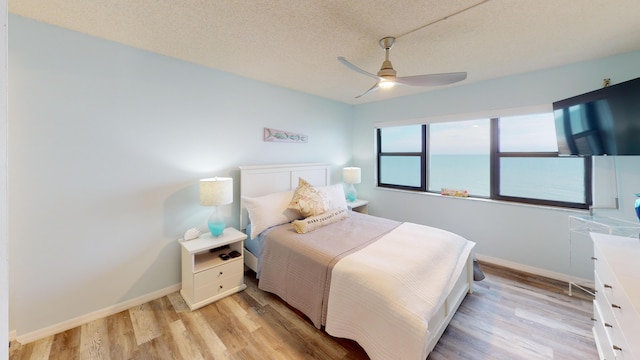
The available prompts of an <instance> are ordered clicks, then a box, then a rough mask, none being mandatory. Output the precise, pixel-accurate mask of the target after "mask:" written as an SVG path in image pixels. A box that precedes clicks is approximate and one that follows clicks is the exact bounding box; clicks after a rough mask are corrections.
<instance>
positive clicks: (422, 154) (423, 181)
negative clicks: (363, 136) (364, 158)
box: [376, 124, 429, 192]
mask: <svg viewBox="0 0 640 360" xmlns="http://www.w3.org/2000/svg"><path fill="white" fill-rule="evenodd" d="M420 129H421V136H422V148H421V150H420V151H419V152H391V151H389V152H383V151H382V128H377V129H376V138H377V140H376V145H377V157H376V159H377V166H376V175H377V177H376V179H377V182H378V186H379V187H384V188H391V189H402V190H411V191H422V192H426V189H427V170H426V169H428V168H429V167H428V161H429V160H428V158H427V139H428V138H429V130H428V129H429V127H428V126H427V125H426V124H421V127H420ZM383 156H412V157H419V158H420V186H407V185H397V184H385V183H382V182H381V181H380V179H381V176H380V175H381V174H380V172H381V169H382V166H380V165H381V164H380V162H381V159H382V157H383Z"/></svg>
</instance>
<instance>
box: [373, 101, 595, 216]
mask: <svg viewBox="0 0 640 360" xmlns="http://www.w3.org/2000/svg"><path fill="white" fill-rule="evenodd" d="M377 135H378V186H381V187H392V188H402V189H407V190H415V191H429V192H438V193H439V192H440V191H441V189H443V188H448V189H457V190H467V192H468V194H469V196H474V197H483V198H491V199H497V200H506V201H517V202H524V203H533V204H540V205H552V206H563V207H572V208H588V206H589V205H590V204H591V158H589V157H586V158H580V157H564V156H563V157H559V156H558V147H557V142H556V135H555V124H554V118H553V114H552V113H545V114H534V115H523V116H510V117H501V118H494V119H477V120H471V121H456V122H447V123H436V124H428V125H409V126H397V127H386V128H380V129H378V132H377Z"/></svg>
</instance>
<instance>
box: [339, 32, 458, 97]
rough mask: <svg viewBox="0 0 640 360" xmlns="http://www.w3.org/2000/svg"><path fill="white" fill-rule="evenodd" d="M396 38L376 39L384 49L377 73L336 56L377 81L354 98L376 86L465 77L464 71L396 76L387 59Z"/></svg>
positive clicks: (436, 83) (444, 81) (450, 81)
mask: <svg viewBox="0 0 640 360" xmlns="http://www.w3.org/2000/svg"><path fill="white" fill-rule="evenodd" d="M395 40H396V38H394V37H390V36H388V37H384V38H382V39H380V41H378V43H379V44H380V47H381V48H383V49H384V52H385V60H384V62H383V63H382V66H381V67H380V71H378V73H377V74H372V73H370V72H368V71H365V70H362V69H361V68H359V67H357V66H356V65H353V64H352V63H350V62H349V61H348V60H347V59H345V58H344V57H343V56H339V57H338V61H340V62H341V63H342V64H344V65H345V66H346V67H348V68H349V69H351V70H353V71H356V72H359V73H361V74H363V75H366V76H368V77H371V78H374V79H376V80H377V82H376V83H375V84H374V85H373V86H372V87H371V88H370V89H369V90H367V91H365V92H364V93H362V94H361V95H358V96H356V99H357V98H359V97H361V96H364V95H366V94H368V93H370V92H373V91H376V90H378V88H390V87H393V86H394V85H395V84H402V85H410V86H439V85H448V84H453V83H456V82H459V81H462V80H464V79H466V78H467V73H466V72H453V73H443V74H427V75H415V76H396V71H395V70H394V69H393V66H392V65H391V61H389V50H390V49H391V48H392V47H393V43H394V42H395Z"/></svg>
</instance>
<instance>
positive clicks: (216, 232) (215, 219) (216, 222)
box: [207, 206, 225, 237]
mask: <svg viewBox="0 0 640 360" xmlns="http://www.w3.org/2000/svg"><path fill="white" fill-rule="evenodd" d="M207 227H209V231H210V232H211V235H213V236H215V237H217V236H220V235H222V233H223V232H224V227H225V221H224V216H223V215H222V212H221V210H220V207H219V206H214V207H213V212H212V213H211V216H209V220H208V221H207Z"/></svg>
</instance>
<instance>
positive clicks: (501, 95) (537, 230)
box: [354, 52, 640, 279]
mask: <svg viewBox="0 0 640 360" xmlns="http://www.w3.org/2000/svg"><path fill="white" fill-rule="evenodd" d="M550 56H551V55H550ZM639 63H640V52H635V53H630V54H626V55H622V56H616V57H612V58H607V59H601V60H597V61H589V62H584V63H579V64H574V65H570V66H565V67H561V68H554V69H549V70H544V71H537V72H532V73H528V74H523V75H518V76H511V77H506V78H502V79H497V80H492V81H483V82H478V83H474V84H468V85H465V84H464V83H463V84H461V85H460V86H455V87H451V88H449V89H442V90H438V91H433V92H429V93H426V94H421V95H415V96H410V97H404V98H399V99H394V100H390V101H385V102H376V103H370V104H364V105H360V106H357V107H356V112H355V119H356V126H355V129H354V166H360V167H362V171H363V175H362V181H363V182H362V184H360V185H359V186H358V191H359V194H360V196H361V197H362V198H366V199H369V200H371V203H370V204H369V210H370V213H372V214H375V215H380V216H384V217H391V218H396V219H402V220H408V221H414V222H417V223H421V224H426V225H432V226H437V227H442V228H445V229H448V230H451V231H455V232H457V233H460V234H461V235H463V236H466V237H467V238H469V239H470V240H472V241H475V242H477V248H476V252H477V253H478V254H481V255H485V256H489V257H491V258H495V259H499V260H500V262H502V263H505V264H508V263H515V264H518V265H519V266H520V265H522V268H524V269H528V270H532V271H537V272H539V273H542V274H545V275H548V276H554V277H560V278H562V274H565V275H566V274H569V268H568V258H569V245H568V215H569V214H580V212H578V211H565V210H558V209H552V208H544V207H536V206H526V205H514V204H507V203H500V202H494V201H486V200H473V199H458V198H446V197H441V196H439V195H424V194H415V193H407V192H398V191H392V190H385V189H378V188H376V187H375V184H376V183H375V164H376V158H375V135H374V124H375V123H379V122H389V121H407V120H408V119H418V118H422V119H430V118H437V117H448V116H449V115H453V114H469V113H480V112H493V111H495V112H496V113H497V114H499V113H500V111H499V110H500V109H512V108H520V107H538V106H544V105H545V104H546V105H549V104H551V103H552V102H553V101H556V100H560V99H563V98H567V97H570V96H573V95H577V94H580V93H584V92H587V91H591V90H595V89H597V88H599V87H601V85H602V79H603V78H611V80H612V83H619V82H622V81H626V80H630V79H633V78H636V77H638V76H640V70H639V69H638V66H637V65H638V64H639ZM470 78H471V79H472V78H473V74H470ZM616 169H617V180H618V183H619V184H618V196H619V197H620V206H621V210H619V211H604V210H596V214H600V215H607V216H614V217H618V218H623V219H627V220H630V221H635V222H637V220H636V218H635V215H634V212H633V201H634V197H633V193H635V192H640V156H633V157H624V158H622V157H620V158H618V159H616ZM576 246H577V247H576ZM572 249H573V250H574V252H577V254H578V255H580V256H579V258H580V261H579V262H577V263H576V262H574V268H573V272H572V274H573V275H577V276H579V277H582V278H585V279H589V278H592V274H593V272H592V265H591V260H589V258H590V255H588V252H589V251H590V249H591V244H590V242H589V241H588V240H587V241H582V243H581V244H574V247H572ZM574 255H575V254H574ZM575 258H576V257H575V256H574V259H575ZM556 275H558V276H556Z"/></svg>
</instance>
